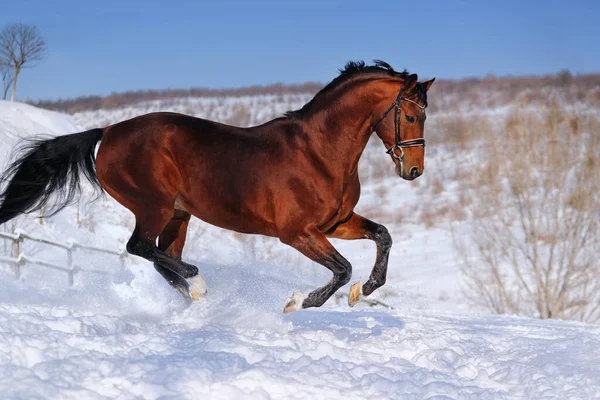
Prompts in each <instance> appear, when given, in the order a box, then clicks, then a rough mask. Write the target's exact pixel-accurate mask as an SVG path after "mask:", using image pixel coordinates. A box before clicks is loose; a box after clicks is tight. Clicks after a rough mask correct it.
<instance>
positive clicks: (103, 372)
mask: <svg viewBox="0 0 600 400" xmlns="http://www.w3.org/2000/svg"><path fill="white" fill-rule="evenodd" d="M253 101H254V100H252V101H248V104H250V105H251V106H252V107H254V106H253V105H252V104H254V103H252V102H253ZM255 102H256V106H257V107H258V104H259V103H260V102H259V101H258V100H256V101H255ZM260 104H262V103H260ZM215 107H216V106H215ZM277 107H280V106H277ZM281 107H283V106H281ZM289 108H297V107H295V106H293V107H289ZM215 109H216V108H215ZM215 112H217V111H215ZM273 112H274V113H275V112H277V113H280V112H281V111H279V109H277V110H276V111H273ZM80 117H81V116H79V117H78V118H80ZM270 117H271V116H270V114H268V115H267V114H264V115H263V116H262V117H260V118H270ZM104 118H115V117H108V116H102V117H101V118H98V119H96V120H94V121H91V119H90V121H91V122H90V123H95V124H97V125H102V124H101V123H100V122H101V120H102V119H104ZM258 119H259V118H258V117H256V120H257V121H258ZM431 119H432V120H433V121H431V122H432V123H435V118H431ZM111 122H114V121H111ZM428 123H430V121H429V120H428ZM79 125H80V126H77V124H76V123H75V122H74V120H73V119H72V118H71V117H69V116H65V115H61V114H56V113H51V112H47V111H42V110H39V109H36V108H33V107H30V106H26V105H23V104H18V103H7V102H0V135H3V136H2V142H1V143H0V152H1V154H2V155H3V158H0V164H2V165H5V164H6V162H7V159H6V155H7V154H8V152H9V150H10V149H11V148H12V146H13V145H14V143H15V141H16V139H17V138H20V137H27V136H30V135H33V134H37V133H50V134H66V133H71V132H76V131H79V130H83V127H82V126H81V124H79ZM88 126H91V125H86V127H88ZM382 157H385V155H384V152H383V148H382V146H381V145H380V144H379V143H376V142H374V143H372V144H369V146H368V148H367V152H366V154H365V160H371V159H378V158H382ZM427 157H428V158H427V163H428V164H427V165H428V168H429V169H428V173H429V175H428V173H426V174H425V175H424V177H423V178H422V179H419V180H417V181H415V182H413V183H408V182H404V181H400V180H398V179H397V178H395V177H394V176H393V166H392V165H390V166H389V171H387V172H386V170H384V171H383V176H385V177H387V178H386V179H385V180H383V179H382V178H380V177H379V175H380V172H379V171H373V170H371V169H370V166H369V165H365V164H364V163H363V164H362V165H361V168H362V169H363V172H364V176H366V177H368V179H366V182H367V183H366V184H365V185H364V187H363V197H362V199H361V202H360V203H359V207H358V211H359V212H361V213H363V214H365V215H367V216H370V217H372V218H373V219H375V220H379V219H386V224H387V226H388V228H390V231H391V232H392V236H393V238H394V247H393V249H392V253H391V257H390V272H389V279H388V282H387V284H386V286H385V287H384V288H382V289H381V290H380V291H378V292H376V293H375V294H374V295H373V297H374V298H376V299H379V300H382V301H384V302H386V303H387V304H389V305H390V306H392V307H393V309H385V308H368V307H367V306H366V305H364V304H361V305H359V306H357V308H355V309H352V310H350V309H349V308H348V307H347V305H345V303H344V302H345V299H343V298H342V299H341V301H339V303H338V302H336V301H334V300H331V301H330V302H328V303H327V304H326V305H325V306H324V307H322V308H321V309H318V310H304V311H302V312H298V313H292V314H287V315H284V314H282V312H281V311H282V308H283V304H284V302H285V300H286V299H287V297H288V296H289V295H290V294H291V293H292V292H293V291H298V290H302V291H308V290H311V289H313V288H315V287H316V286H318V285H321V284H323V283H324V282H326V281H327V279H329V274H328V273H327V272H326V271H325V269H324V268H323V267H321V266H316V265H314V264H313V263H311V262H309V261H307V260H306V259H304V258H303V257H301V256H299V255H298V254H297V253H296V252H295V251H293V250H290V249H288V248H286V247H285V246H284V245H282V244H280V243H278V242H277V241H276V240H275V239H268V238H262V237H256V238H253V239H249V240H248V239H244V240H241V239H240V237H239V235H233V234H231V233H228V232H224V231H222V230H219V229H217V228H212V227H206V226H205V225H204V224H201V223H200V222H198V221H194V222H193V224H192V226H191V233H190V235H189V239H188V245H187V247H186V250H185V253H184V257H185V258H186V260H188V261H190V262H192V263H195V264H197V265H199V267H200V270H201V271H202V273H203V275H204V276H205V278H206V281H207V283H208V286H209V293H208V296H207V297H206V298H203V299H201V300H200V301H198V302H196V303H194V304H193V305H191V306H189V307H187V306H186V305H185V304H183V302H182V301H181V300H180V299H179V298H178V297H177V295H176V294H175V293H174V292H173V291H172V290H171V289H170V288H169V287H168V285H167V284H166V283H165V282H164V280H163V279H162V278H161V277H160V276H158V274H157V273H156V272H155V271H154V269H153V268H152V266H151V265H150V264H149V263H147V262H145V261H140V260H139V259H137V258H133V257H130V258H129V259H128V260H127V263H126V267H125V268H122V267H121V266H120V265H119V262H118V260H116V259H114V258H107V257H103V256H99V255H94V254H81V255H80V256H79V258H77V259H76V260H75V263H79V264H80V265H81V264H85V265H89V264H92V265H93V266H94V269H95V270H99V271H101V272H102V273H98V274H81V275H78V276H77V279H76V281H75V286H74V287H69V286H67V285H66V284H65V281H64V279H63V280H61V278H60V277H53V276H51V275H50V274H48V273H47V271H46V270H44V269H43V268H42V267H39V268H38V267H35V266H27V267H26V268H25V271H24V273H23V275H22V277H21V279H20V280H19V281H16V280H14V278H13V277H12V275H10V269H9V268H3V267H5V266H2V265H0V270H2V271H3V272H0V388H2V397H6V398H211V399H229V398H273V399H279V398H356V399H364V398H373V399H376V398H394V399H396V398H415V399H421V398H436V399H445V398H451V399H454V398H490V399H491V398H494V399H495V398H514V399H521V398H532V399H534V398H535V399H540V398H581V399H591V398H599V397H600V377H599V376H598V373H597V371H598V370H600V361H598V360H600V346H599V345H600V329H599V328H598V327H597V326H595V325H588V324H582V323H573V322H561V321H538V320H532V319H526V318H515V317H496V316H489V315H486V313H485V311H484V310H480V309H474V308H473V307H472V306H471V305H470V304H469V303H468V302H467V301H466V300H465V299H464V296H463V295H462V292H461V276H460V265H459V264H458V262H457V257H456V255H455V253H454V251H455V250H454V248H453V245H452V240H451V237H450V235H449V229H448V226H447V225H445V224H438V225H435V226H433V227H429V228H426V227H424V226H423V224H422V223H420V221H419V220H417V219H415V218H413V217H411V215H413V214H414V213H408V214H401V213H400V212H398V211H397V210H398V209H406V208H407V207H408V208H409V209H410V207H409V206H410V205H412V204H417V203H423V202H425V203H427V204H434V203H435V202H440V201H441V202H443V201H444V199H445V196H452V195H453V194H452V192H451V190H443V191H441V192H440V193H430V192H428V191H423V187H425V186H426V185H427V184H428V183H429V182H431V181H430V180H428V179H432V176H435V175H436V174H437V173H441V171H442V170H443V168H444V164H443V160H444V157H445V154H444V153H443V152H440V151H435V150H434V151H432V152H430V153H428V156H427ZM383 165H384V167H385V166H387V164H383ZM386 173H387V175H386ZM394 179H395V180H394ZM390 180H391V181H392V182H393V183H394V184H393V185H390V184H389V183H390ZM78 209H79V214H78ZM77 215H79V217H77ZM17 226H18V227H19V228H22V229H25V230H26V231H28V232H30V233H34V234H36V235H37V236H42V237H47V238H52V239H54V240H57V241H67V240H68V239H69V238H75V239H77V241H79V242H84V243H93V244H95V245H96V246H105V247H106V248H110V249H115V250H117V249H122V248H123V246H124V243H125V241H126V240H127V239H128V236H129V234H130V232H131V230H132V228H133V218H132V217H131V215H130V214H129V212H128V211H127V210H125V209H124V208H123V207H121V206H120V205H118V204H117V203H115V202H114V201H113V200H111V199H110V198H105V199H102V198H101V199H99V200H97V201H96V202H94V203H89V204H87V203H85V202H82V203H80V204H78V205H76V206H72V207H69V208H68V209H66V210H64V211H63V212H61V213H59V214H57V215H56V216H54V217H51V218H47V219H45V220H44V224H43V225H41V224H40V223H39V222H38V221H37V220H36V219H35V218H34V217H24V218H21V219H20V220H19V221H18V223H17ZM4 228H5V229H8V228H9V227H6V226H5V227H4ZM334 245H335V246H336V247H337V248H338V249H339V250H340V252H341V253H342V254H344V255H346V256H347V257H348V258H349V260H350V261H351V262H352V263H353V265H354V275H353V281H355V280H359V279H360V280H365V279H366V278H367V277H368V274H369V272H370V269H371V267H372V263H373V261H374V259H375V246H374V245H373V244H372V243H369V242H361V241H353V242H344V241H335V242H334ZM5 249H6V248H5ZM0 250H2V248H0ZM5 251H10V246H9V248H8V249H7V250H5ZM24 251H26V252H32V253H34V254H35V255H36V256H37V257H40V258H45V259H48V258H50V259H52V260H55V261H56V262H60V260H61V259H63V258H64V254H62V253H60V252H59V251H57V250H55V249H52V248H47V247H44V246H42V245H39V244H38V245H30V247H26V246H25V247H24ZM61 257H62V258H61ZM347 290H348V287H345V288H343V289H342V292H344V293H347Z"/></svg>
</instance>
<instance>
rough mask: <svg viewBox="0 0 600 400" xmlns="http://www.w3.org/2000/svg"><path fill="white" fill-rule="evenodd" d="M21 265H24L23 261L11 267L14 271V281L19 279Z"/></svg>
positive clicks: (18, 261)
mask: <svg viewBox="0 0 600 400" xmlns="http://www.w3.org/2000/svg"><path fill="white" fill-rule="evenodd" d="M21 264H25V260H24V259H20V260H17V261H16V262H15V264H14V267H13V268H14V269H15V279H16V280H19V279H21Z"/></svg>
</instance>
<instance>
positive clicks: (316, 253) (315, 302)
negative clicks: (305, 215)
mask: <svg viewBox="0 0 600 400" xmlns="http://www.w3.org/2000/svg"><path fill="white" fill-rule="evenodd" d="M281 241H282V242H284V243H286V244H288V245H290V246H292V247H294V248H295V249H296V250H298V251H299V252H301V253H302V254H304V255H305V256H306V257H308V258H310V259H311V260H313V261H315V262H317V263H319V264H321V265H323V266H325V267H326V268H327V269H329V270H330V271H331V272H333V277H332V278H331V280H330V281H329V282H328V283H327V284H326V285H325V286H323V287H320V288H318V289H317V290H314V291H313V292H311V293H309V294H308V296H305V295H304V294H302V293H294V294H293V295H292V296H291V297H290V298H289V300H288V301H287V303H286V305H285V308H284V310H283V312H286V313H287V312H290V311H296V310H300V309H302V308H310V307H320V306H322V305H323V304H324V303H325V302H326V301H327V300H328V299H329V298H330V297H331V296H332V295H333V294H334V293H335V292H336V291H337V290H338V289H339V288H341V287H342V286H344V285H345V284H346V283H348V282H349V281H350V277H351V276H352V266H351V265H350V262H348V260H346V259H345V258H344V257H343V256H342V255H341V254H340V253H338V251H337V250H336V249H335V248H334V247H333V246H332V245H331V243H329V240H327V238H326V237H325V235H324V234H323V233H322V232H319V230H318V229H317V228H316V227H313V228H310V229H308V230H306V231H305V232H303V233H302V234H299V235H295V236H293V237H289V238H287V237H286V238H281Z"/></svg>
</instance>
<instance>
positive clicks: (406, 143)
mask: <svg viewBox="0 0 600 400" xmlns="http://www.w3.org/2000/svg"><path fill="white" fill-rule="evenodd" d="M403 94H404V86H402V88H401V89H400V93H398V97H396V100H394V102H393V103H392V105H390V106H389V107H388V109H387V110H385V112H384V113H383V115H381V117H379V119H378V120H377V122H375V124H374V125H373V131H375V129H376V128H377V125H379V123H380V122H381V121H383V119H384V118H385V117H387V115H388V114H389V113H390V111H392V109H394V131H395V133H396V142H395V143H394V145H393V146H391V147H390V148H389V149H387V151H386V153H387V154H391V155H392V157H394V158H395V159H396V160H398V162H399V163H400V169H403V166H404V151H403V150H402V149H403V148H404V147H416V146H423V147H425V139H410V140H402V137H401V136H400V123H401V122H402V121H401V119H400V117H401V115H400V113H401V109H400V102H401V101H402V100H404V101H408V102H410V103H413V104H415V105H416V106H417V107H419V108H420V109H421V110H423V111H424V110H425V106H422V105H420V104H418V103H417V102H414V101H412V100H410V99H407V98H406V97H404V96H402V95H403ZM396 149H398V150H400V155H397V154H396V152H395V151H394V150H396Z"/></svg>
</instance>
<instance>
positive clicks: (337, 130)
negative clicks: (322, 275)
mask: <svg viewBox="0 0 600 400" xmlns="http://www.w3.org/2000/svg"><path fill="white" fill-rule="evenodd" d="M434 80H435V78H434V79H431V80H428V81H425V82H419V81H418V77H417V75H416V74H409V73H408V72H406V71H404V72H397V71H395V70H394V69H393V68H392V67H391V66H390V65H389V64H387V63H385V62H383V61H379V60H375V64H374V65H371V66H367V65H365V63H364V62H362V61H361V62H349V63H347V64H346V66H345V68H344V69H342V70H340V74H339V76H338V77H336V78H335V79H333V81H332V82H331V83H329V84H328V85H327V86H325V87H324V88H323V89H322V90H321V91H319V92H318V93H317V94H316V95H315V96H314V98H313V99H312V100H311V101H310V102H308V103H307V104H306V105H304V106H303V107H302V108H301V109H299V110H297V111H291V112H288V113H286V114H285V115H284V116H282V117H280V118H276V119H274V120H272V121H270V122H267V123H265V124H263V125H259V126H254V127H250V128H239V127H234V126H228V125H224V124H221V123H217V122H213V121H208V120H205V119H200V118H194V117H191V116H187V115H182V114H175V113H166V112H158V113H151V114H147V115H142V116H139V117H135V118H133V119H130V120H127V121H123V122H119V123H116V124H114V125H110V126H107V127H105V128H98V129H92V130H89V131H86V132H81V133H73V134H69V135H64V136H58V137H55V138H51V139H41V140H35V141H32V142H29V143H28V144H27V145H26V146H25V147H24V149H23V150H22V151H23V152H24V154H23V155H22V156H21V157H20V158H17V159H16V161H14V162H13V163H12V164H11V165H10V166H9V167H8V169H7V171H6V172H5V173H4V174H3V176H2V181H3V182H6V185H5V188H4V190H3V191H2V193H1V194H0V201H1V206H0V224H2V223H4V222H6V221H8V220H10V219H12V218H14V217H16V216H17V215H19V214H22V213H29V212H34V211H39V210H43V211H44V212H46V213H48V214H49V215H53V214H54V213H56V212H58V211H59V210H61V209H62V208H64V207H66V206H67V205H68V204H71V203H72V202H73V201H74V200H75V198H76V196H78V195H79V192H80V175H83V176H85V177H86V178H87V180H89V181H90V182H91V183H92V185H93V186H94V187H95V188H97V189H99V190H100V191H106V192H108V193H109V194H110V195H111V196H112V197H113V198H114V199H115V200H116V201H117V202H119V203H120V204H122V205H123V206H125V207H126V208H128V209H129V210H130V211H131V212H132V213H133V214H134V215H135V220H136V224H135V229H134V231H133V234H132V235H131V238H130V239H129V241H128V243H127V251H128V252H129V253H130V254H133V255H137V256H140V257H143V258H144V259H146V260H148V261H151V262H152V263H153V264H154V267H155V268H156V270H157V271H158V272H159V273H160V274H161V275H162V276H163V277H164V278H165V279H166V280H167V281H168V282H169V284H170V285H171V286H172V287H174V288H175V289H176V290H178V291H179V292H180V293H181V294H182V295H183V296H184V298H186V299H187V300H188V301H191V300H192V299H197V298H198V297H200V296H202V295H204V294H205V293H206V285H205V283H204V281H203V280H202V278H201V276H200V275H199V274H198V268H197V267H196V266H194V265H191V264H188V263H185V262H183V261H182V260H181V256H182V251H183V246H184V243H185V238H186V232H187V227H188V222H189V220H190V217H191V215H194V216H195V217H197V218H199V219H201V220H203V221H205V222H207V223H209V224H212V225H215V226H218V227H221V228H224V229H229V230H233V231H237V232H241V233H248V234H260V235H266V236H272V237H276V238H279V239H280V241H281V242H283V243H285V244H287V245H289V246H291V247H293V248H295V249H296V250H298V251H299V252H301V253H302V254H303V255H305V256H306V257H308V258H310V259H311V260H313V261H315V262H317V263H319V264H321V265H323V266H325V267H326V268H328V269H329V270H330V271H331V272H332V273H333V277H332V278H331V280H330V281H329V282H328V283H327V284H326V285H324V286H323V287H320V288H318V289H316V290H314V291H312V292H311V293H309V294H308V295H305V294H303V293H293V294H292V296H291V297H290V298H289V299H288V301H287V303H286V304H285V308H284V312H290V311H295V310H299V309H304V308H309V307H320V306H321V305H323V304H324V303H325V302H326V301H327V299H329V298H330V297H331V296H332V295H333V294H334V293H335V292H336V291H337V290H338V289H339V288H341V287H342V286H343V285H345V284H346V283H348V282H349V281H350V277H351V274H352V266H351V265H350V263H349V262H348V260H346V259H345V258H344V257H343V256H342V255H341V254H340V253H338V251H337V250H336V249H335V248H334V247H333V246H332V245H331V243H330V242H329V240H328V238H338V239H348V240H352V239H370V240H373V241H375V243H376V245H377V256H376V261H375V266H374V267H373V270H372V272H371V275H370V277H369V279H368V281H367V282H366V283H365V284H364V285H362V284H361V283H360V282H357V283H355V284H354V285H353V286H352V288H351V289H350V295H349V298H348V303H349V305H350V306H353V305H355V304H356V303H357V302H358V301H359V299H360V297H361V296H368V295H370V294H371V293H372V292H373V291H374V290H375V289H377V288H379V287H380V286H382V285H383V284H384V283H385V280H386V274H387V264H388V256H389V252H390V248H391V245H392V238H391V236H390V234H389V233H388V230H387V229H386V228H385V227H384V226H383V225H380V224H378V223H375V222H373V221H370V220H369V219H367V218H365V217H363V216H360V215H358V214H357V213H355V212H354V207H355V206H356V204H357V202H358V200H359V196H360V182H359V177H358V161H359V158H360V156H361V154H362V152H363V150H364V149H365V146H366V145H367V141H368V140H369V138H370V136H371V134H372V133H373V132H375V133H376V134H377V136H378V137H379V138H380V139H381V141H382V142H383V144H384V145H385V148H386V149H387V153H388V155H389V156H390V158H391V160H392V161H393V162H394V164H395V170H396V174H397V175H399V176H400V177H402V178H403V179H406V180H412V179H415V178H417V177H418V176H420V175H421V174H422V173H423V168H424V153H425V149H424V147H425V140H424V138H423V133H424V124H425V118H426V116H425V107H426V106H427V91H428V90H429V88H430V87H431V85H432V83H433V81H434ZM392 111H393V112H392ZM98 142H100V145H99V147H98V150H97V155H96V156H95V155H94V154H95V150H96V145H97V143H98ZM52 194H58V196H59V197H58V198H57V197H55V196H51V195H52ZM157 239H158V244H157Z"/></svg>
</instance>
